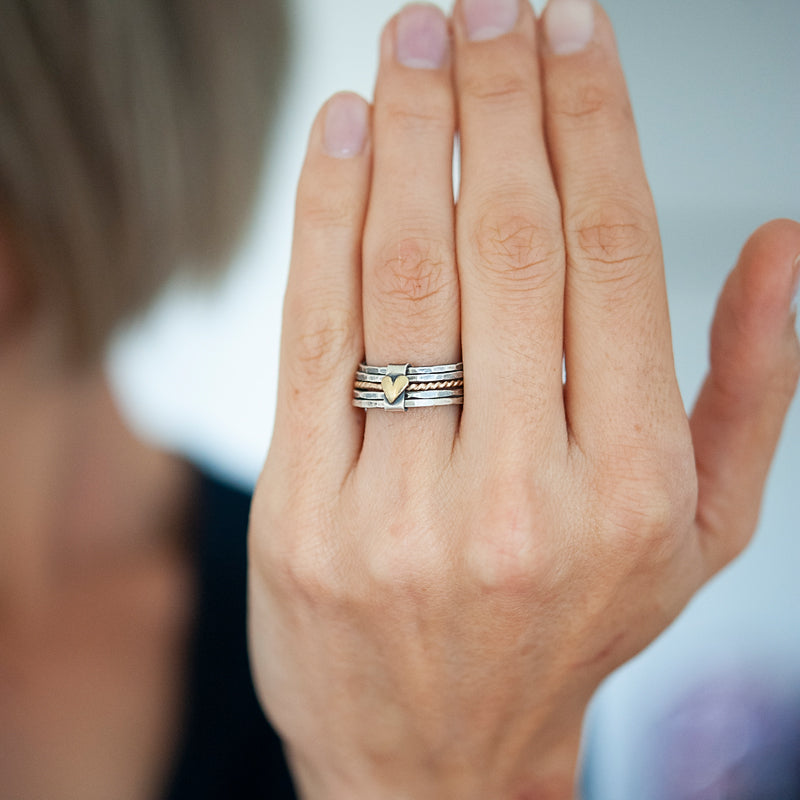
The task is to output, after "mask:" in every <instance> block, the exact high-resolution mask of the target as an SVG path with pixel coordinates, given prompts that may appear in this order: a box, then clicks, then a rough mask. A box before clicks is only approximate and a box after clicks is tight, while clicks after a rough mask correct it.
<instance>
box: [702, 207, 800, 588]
mask: <svg viewBox="0 0 800 800" xmlns="http://www.w3.org/2000/svg"><path fill="white" fill-rule="evenodd" d="M798 280H800V224H798V223H797V222H791V221H790V220H775V221H773V222H771V223H768V224H767V225H764V226H762V227H761V228H759V229H758V230H757V231H756V232H755V233H754V234H753V236H752V237H751V238H750V239H749V241H748V242H747V244H746V245H745V247H744V250H743V251H742V254H741V256H740V258H739V263H738V265H737V266H736V269H734V271H733V272H732V273H731V275H730V277H729V278H728V281H727V283H726V284H725V288H724V289H723V292H722V296H721V297H720V301H719V304H718V305H717V311H716V315H715V318H714V325H713V328H712V332H711V369H710V371H709V374H708V377H707V378H706V381H705V384H704V386H703V389H702V391H701V392H700V396H699V398H698V400H697V404H696V405H695V409H694V412H693V414H692V417H691V429H692V437H693V440H694V449H695V460H696V463H697V477H698V489H699V495H698V509H697V527H698V532H699V534H700V541H701V544H702V545H703V549H704V551H705V553H706V559H707V563H708V567H709V573H713V572H715V571H716V570H718V569H720V568H721V567H722V566H724V565H725V564H726V563H727V562H728V561H730V560H731V559H732V558H733V557H734V556H736V555H737V554H738V553H739V552H740V551H741V550H742V548H744V546H745V545H746V544H747V542H748V541H749V540H750V537H751V536H752V534H753V531H754V530H755V527H756V523H757V521H758V512H759V507H760V504H761V496H762V493H763V491H764V482H765V480H766V477H767V473H768V471H769V466H770V463H771V461H772V456H773V453H774V451H775V446H776V445H777V442H778V437H779V436H780V432H781V427H782V425H783V421H784V418H785V416H786V412H787V410H788V408H789V404H790V402H791V400H792V397H793V395H794V391H795V388H796V386H797V380H798V375H800V344H798V341H797V334H796V333H795V312H794V310H793V309H792V308H791V304H792V296H793V295H794V294H795V293H796V291H797V284H798Z"/></svg>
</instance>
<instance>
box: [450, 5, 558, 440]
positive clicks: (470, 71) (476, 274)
mask: <svg viewBox="0 0 800 800" xmlns="http://www.w3.org/2000/svg"><path fill="white" fill-rule="evenodd" d="M454 25H455V37H454V39H455V74H456V81H455V82H456V90H457V97H458V103H459V129H460V134H461V153H462V155H461V196H460V198H459V202H458V213H457V219H456V242H457V251H458V264H459V270H460V278H461V293H462V328H463V330H462V347H463V352H464V365H465V366H464V368H465V400H464V414H463V418H462V423H461V433H462V435H463V436H465V437H469V436H470V429H471V428H474V429H477V430H478V432H479V435H480V436H481V437H486V436H488V437H489V440H490V441H491V442H493V443H494V445H495V446H496V447H501V448H502V449H503V450H504V451H505V452H508V450H509V448H511V449H513V448H515V447H523V448H525V449H527V450H530V448H531V445H534V446H537V447H539V448H541V447H543V446H547V445H553V446H557V445H558V444H559V443H560V444H561V445H562V446H563V444H564V442H565V441H566V423H565V417H564V405H563V395H562V381H561V374H562V373H561V365H562V355H563V338H562V337H563V308H564V269H565V267H564V263H565V262H564V238H563V233H562V226H561V213H560V207H559V200H558V195H557V193H556V189H555V185H554V182H553V177H552V173H551V170H550V164H549V160H548V155H547V148H546V146H545V139H544V135H543V122H542V120H543V114H542V98H541V90H540V84H539V65H538V59H537V50H536V20H535V17H534V13H533V9H532V8H531V5H530V3H528V2H527V0H459V2H458V4H457V7H456V10H455V15H454ZM473 376H480V383H479V384H478V385H476V382H475V379H474V377H473ZM470 381H471V382H470ZM498 410H499V412H500V413H498ZM509 414H512V415H513V416H514V419H515V423H516V424H515V425H514V426H509V425H508V421H507V420H508V415H509ZM520 426H522V428H523V430H524V431H525V435H524V436H520V435H519V432H520Z"/></svg>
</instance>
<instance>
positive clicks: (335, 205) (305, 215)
mask: <svg viewBox="0 0 800 800" xmlns="http://www.w3.org/2000/svg"><path fill="white" fill-rule="evenodd" d="M296 216H297V221H298V228H299V230H300V231H305V230H308V231H309V232H316V231H319V230H340V229H347V230H349V229H351V228H352V227H353V226H354V225H355V224H356V221H357V219H358V215H357V214H356V213H355V211H354V209H353V208H352V207H351V205H349V204H348V203H347V202H344V198H342V197H340V196H334V195H333V193H330V192H325V191H320V188H319V186H316V187H314V188H313V189H311V188H309V189H306V188H301V189H299V190H298V193H297V214H296Z"/></svg>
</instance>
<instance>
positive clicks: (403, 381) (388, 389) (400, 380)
mask: <svg viewBox="0 0 800 800" xmlns="http://www.w3.org/2000/svg"><path fill="white" fill-rule="evenodd" d="M407 386H408V378H407V377H406V376H405V375H398V376H397V377H396V378H395V379H394V380H392V376H391V375H384V376H383V378H381V389H383V393H384V394H385V395H386V399H387V400H388V401H389V402H390V403H394V401H395V400H397V398H398V397H400V395H401V394H402V393H403V392H404V391H405V390H406V387H407Z"/></svg>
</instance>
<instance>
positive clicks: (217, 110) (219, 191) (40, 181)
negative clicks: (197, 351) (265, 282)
mask: <svg viewBox="0 0 800 800" xmlns="http://www.w3.org/2000/svg"><path fill="white" fill-rule="evenodd" d="M286 42H287V31H286V21H285V15H284V8H283V4H282V3H281V2H279V0H224V2H222V0H4V2H2V4H0V218H1V219H2V223H3V224H8V225H10V226H11V228H12V233H13V235H14V237H15V238H16V240H17V242H18V244H19V247H20V250H21V252H20V254H19V255H20V257H21V261H22V263H23V264H24V265H26V266H27V267H28V269H27V270H26V275H25V276H24V277H25V278H26V279H27V280H28V281H29V282H30V283H31V284H32V286H33V287H34V291H35V293H36V301H37V302H43V303H47V304H49V305H51V306H52V307H53V308H54V309H55V310H56V311H57V312H58V313H59V315H61V316H63V323H64V325H63V330H64V336H65V345H66V347H67V350H68V351H69V352H71V353H74V354H77V355H79V356H81V357H86V356H89V355H94V354H97V353H99V352H100V351H102V349H103V346H104V345H105V343H106V342H107V339H108V336H109V334H110V333H111V331H112V330H113V328H114V327H115V326H116V325H117V324H118V323H119V322H120V321H122V320H123V319H125V318H127V317H129V316H130V315H132V314H134V313H135V312H137V311H139V310H140V309H142V308H143V307H144V306H145V305H146V304H147V303H148V302H149V301H150V300H151V299H152V298H153V297H154V295H155V294H156V292H157V291H158V289H159V288H160V287H161V286H162V285H163V284H164V282H165V281H166V279H167V278H168V277H169V276H170V275H171V274H172V273H173V272H174V271H175V269H176V268H178V267H184V268H188V269H191V270H193V271H196V272H199V273H203V272H206V273H208V272H209V271H211V270H213V269H215V268H216V267H217V266H218V265H220V264H221V263H222V262H224V261H225V260H226V259H227V258H228V257H229V255H230V253H231V250H232V247H233V245H234V244H235V242H236V239H237V236H238V234H239V233H240V232H241V230H242V228H243V226H244V225H245V224H246V222H247V219H248V210H249V208H250V206H251V205H252V201H253V198H254V194H255V191H256V189H257V186H258V181H259V178H260V174H261V169H260V167H261V160H262V155H263V153H264V150H265V147H266V134H267V131H268V125H267V123H268V117H269V114H268V112H269V110H270V109H272V108H273V107H274V105H275V103H276V100H277V96H278V94H279V87H280V85H281V84H282V71H283V66H284V63H285V56H286V50H287V47H286Z"/></svg>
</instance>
